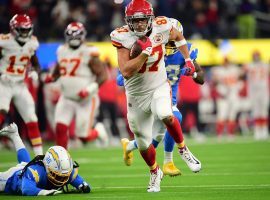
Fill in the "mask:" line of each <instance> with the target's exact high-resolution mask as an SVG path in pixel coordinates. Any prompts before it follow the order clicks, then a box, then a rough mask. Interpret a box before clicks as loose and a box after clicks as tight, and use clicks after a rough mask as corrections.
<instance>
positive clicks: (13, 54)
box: [0, 15, 43, 155]
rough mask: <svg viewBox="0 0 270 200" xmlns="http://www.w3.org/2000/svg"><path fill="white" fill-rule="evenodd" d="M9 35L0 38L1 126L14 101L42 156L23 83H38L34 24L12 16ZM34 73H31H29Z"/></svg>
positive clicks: (33, 117) (36, 153) (36, 148)
mask: <svg viewBox="0 0 270 200" xmlns="http://www.w3.org/2000/svg"><path fill="white" fill-rule="evenodd" d="M9 26H10V33H9V34H1V35H0V91H1V93H0V99H1V101H0V126H2V125H3V123H4V121H5V116H6V114H7V112H8V111H9V104H10V102H11V101H13V103H14V105H15V107H16V108H17V110H18V112H19V113H20V115H21V117H22V119H23V120H24V122H25V124H26V127H27V133H28V137H29V139H30V142H31V144H32V146H33V150H34V153H35V155H40V154H43V151H42V140H41V137H40V132H39V128H38V122H37V121H38V119H37V115H36V113H35V103H34V100H33V97H32V96H31V94H30V92H29V90H28V88H27V86H26V84H25V82H24V80H25V78H26V76H27V75H28V76H32V78H34V77H35V78H34V79H37V78H38V75H37V72H39V62H38V58H37V56H36V50H37V48H38V46H39V43H38V40H37V38H36V37H35V36H33V24H32V21H31V19H30V17H29V16H27V15H15V16H14V17H13V18H12V19H11V20H10V23H9ZM30 67H31V70H32V69H34V71H30Z"/></svg>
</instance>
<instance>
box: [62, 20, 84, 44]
mask: <svg viewBox="0 0 270 200" xmlns="http://www.w3.org/2000/svg"><path fill="white" fill-rule="evenodd" d="M85 37H86V29H85V27H84V25H83V24H82V23H80V22H72V23H70V24H69V25H68V26H67V28H66V30H65V39H66V42H67V43H68V44H69V46H70V47H73V48H78V47H79V46H80V45H81V44H82V43H83V41H84V40H85Z"/></svg>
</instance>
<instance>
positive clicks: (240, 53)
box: [0, 0, 270, 199]
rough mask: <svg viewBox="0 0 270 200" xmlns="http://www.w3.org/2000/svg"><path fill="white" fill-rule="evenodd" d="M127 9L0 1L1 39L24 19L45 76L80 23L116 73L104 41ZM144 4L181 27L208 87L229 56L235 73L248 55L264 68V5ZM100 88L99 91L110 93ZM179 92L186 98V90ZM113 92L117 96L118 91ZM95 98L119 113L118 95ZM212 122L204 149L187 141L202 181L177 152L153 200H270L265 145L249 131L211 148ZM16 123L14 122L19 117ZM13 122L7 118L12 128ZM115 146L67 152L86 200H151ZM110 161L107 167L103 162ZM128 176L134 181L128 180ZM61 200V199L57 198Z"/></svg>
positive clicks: (140, 176) (86, 0)
mask: <svg viewBox="0 0 270 200" xmlns="http://www.w3.org/2000/svg"><path fill="white" fill-rule="evenodd" d="M128 2H129V0H124V1H123V0H122V1H121V0H114V1H113V0H69V1H65V0H0V31H1V33H7V32H9V24H8V23H9V20H10V18H11V17H12V16H13V15H14V14H16V13H26V14H28V15H29V16H30V17H31V18H32V19H33V22H34V34H35V35H36V36H37V37H38V39H39V41H40V43H41V45H40V48H39V49H38V57H39V59H40V62H41V65H42V69H43V70H47V69H48V68H50V67H51V66H53V65H54V63H55V60H56V55H55V50H56V48H57V46H58V45H59V44H61V43H63V42H64V36H63V31H64V29H65V27H66V25H67V24H68V23H69V22H71V21H81V22H83V23H84V24H85V25H86V28H87V31H88V35H87V41H88V42H89V43H91V44H94V45H97V46H98V47H99V49H100V52H101V57H102V59H103V60H104V61H105V62H106V63H107V64H108V63H109V65H110V66H112V67H113V69H114V68H115V67H117V64H116V57H115V55H116V54H115V53H116V52H115V49H114V48H113V47H112V46H111V44H110V42H109V40H110V38H109V33H110V32H111V31H112V30H113V29H114V28H115V27H118V26H121V25H122V24H123V23H124V21H123V17H124V15H123V14H124V7H125V5H126V4H127V3H128ZM150 2H151V3H153V6H154V10H155V15H156V16H157V15H165V16H168V17H174V18H177V19H179V20H180V21H181V23H182V25H183V27H184V35H185V37H186V38H187V39H188V40H189V41H191V42H192V43H193V44H194V45H195V46H196V47H197V48H198V49H199V58H198V61H199V63H200V64H201V65H202V66H203V67H204V69H205V71H206V77H207V79H209V80H211V73H208V72H209V71H210V70H211V67H217V66H219V65H221V64H222V61H223V58H224V56H228V57H229V59H230V60H231V61H232V62H234V63H235V64H237V65H239V67H241V66H242V65H244V64H246V63H249V62H250V61H251V59H252V57H251V54H252V52H253V51H254V50H258V51H260V53H261V55H262V58H263V61H264V62H266V63H269V60H270V53H269V52H270V1H269V0H250V1H249V0H230V1H229V0H151V1H150ZM112 83H113V81H111V82H110V83H109V84H108V85H110V86H108V85H107V86H108V87H111V84H112ZM113 84H114V83H113ZM107 86H106V87H107ZM106 87H105V88H103V91H107V90H108V88H106ZM110 89H111V88H110ZM183 89H184V90H185V87H184V85H183ZM189 89H190V88H189ZM113 90H114V91H115V92H116V93H117V94H119V92H118V91H119V90H118V89H117V88H116V87H115V88H113ZM196 91H198V92H197V93H196V94H195V99H196V101H197V100H199V101H200V99H198V98H199V96H200V91H199V90H196ZM33 92H34V96H35V97H36V101H37V108H38V113H39V117H40V128H41V130H42V132H43V133H45V132H46V125H45V124H44V123H45V122H46V120H45V118H46V116H45V115H44V107H43V105H42V103H40V101H41V100H42V98H43V96H42V90H41V89H39V88H38V89H34V90H33ZM183 93H188V92H185V91H183ZM104 96H105V97H104ZM101 97H102V98H104V99H103V100H104V101H107V100H109V101H111V100H112V99H114V100H115V102H116V104H117V105H118V106H119V110H120V111H121V110H123V109H124V108H123V107H125V101H124V100H123V93H120V94H119V95H117V96H114V97H112V98H111V99H106V95H104V94H101ZM197 97H198V98H197ZM183 98H185V97H183ZM186 98H187V99H189V98H191V99H192V98H193V97H189V96H187V97H186ZM121 112H122V111H121ZM123 112H124V111H123ZM214 112H215V111H214ZM214 112H213V113H211V117H215V113H214ZM118 117H119V119H120V121H118V122H119V123H118V125H119V126H120V127H119V128H120V131H123V132H121V133H120V136H126V133H125V127H124V126H125V125H123V122H122V118H123V113H119V114H118ZM211 117H210V118H209V121H207V122H206V123H208V122H209V124H210V125H209V126H207V129H204V131H205V132H203V133H204V135H206V136H207V138H206V139H204V140H203V141H200V140H196V139H195V138H192V137H191V138H190V137H188V139H187V140H188V142H189V143H190V144H191V145H190V146H191V148H192V149H193V150H194V152H195V153H196V155H198V157H200V158H201V160H202V163H203V164H204V163H205V164H204V170H203V171H202V173H200V174H198V175H193V174H191V172H189V171H188V169H187V167H186V166H184V165H183V162H181V161H180V159H179V157H178V156H177V153H176V152H175V159H174V160H175V162H176V165H178V166H181V169H182V171H183V177H178V178H176V179H173V180H172V179H169V178H168V177H165V180H164V182H163V183H162V192H164V193H162V192H161V194H159V196H156V198H157V199H164V198H167V199H178V198H179V196H181V197H183V198H185V199H211V198H212V199H217V198H219V199H228V198H230V199H268V198H269V196H270V194H269V191H270V190H269V189H270V181H269V180H270V174H269V169H270V166H269V163H270V160H269V154H270V152H269V149H270V148H269V140H267V141H263V142H257V141H254V140H253V137H252V132H251V129H247V132H242V131H243V130H240V129H239V132H237V136H239V137H237V138H236V139H235V140H234V141H227V140H224V141H217V140H216V139H215V133H214V129H213V126H214V125H213V123H214V122H215V121H214V120H215V119H213V118H211ZM15 118H16V119H17V116H15ZM106 118H109V116H105V120H106ZM12 119H13V117H11V119H10V120H12ZM192 123H194V119H193V118H192V117H191V118H190V123H189V124H190V125H189V126H192ZM247 125H248V126H252V123H251V122H250V121H247ZM248 128H250V127H248ZM108 129H110V128H109V126H108ZM187 130H188V129H187ZM201 142H203V143H201ZM48 144H52V143H48ZM113 146H114V145H112V147H110V148H108V149H105V150H104V149H98V148H96V147H95V146H94V145H91V144H90V145H88V146H85V147H84V149H78V150H71V154H72V156H74V157H75V158H76V160H79V161H80V163H81V172H82V175H83V176H86V179H87V180H89V182H90V183H91V184H92V185H93V188H94V189H95V188H96V190H94V192H93V194H90V196H87V197H86V198H94V199H95V198H99V199H100V198H104V197H105V198H110V199H114V198H115V199H118V198H127V199H142V198H144V199H150V198H151V199H152V196H150V197H149V196H146V195H147V194H145V193H146V192H145V187H144V186H145V185H143V184H144V183H145V182H146V179H148V175H147V174H144V173H145V168H144V167H142V166H143V163H142V161H141V159H140V158H139V155H138V154H137V155H135V157H136V160H137V161H136V163H135V166H134V167H133V168H131V169H127V168H126V167H125V166H123V165H122V163H121V162H122V160H121V156H122V155H121V150H120V147H119V146H117V145H116V147H113ZM89 152H91V153H89ZM13 154H14V152H10V151H7V150H1V153H0V157H1V161H0V171H3V170H6V169H7V168H8V166H11V165H12V164H15V156H13ZM108 156H109V157H110V158H111V159H107V157H108ZM158 156H159V157H158V159H159V161H160V163H161V162H162V147H161V148H159V151H158ZM105 166H106V167H105ZM108 166H109V167H108ZM112 173H113V174H112ZM131 173H132V174H133V175H134V176H131V175H130V174H131ZM144 179H145V180H144ZM123 180H124V181H123ZM123 182H126V183H125V184H123ZM91 195H92V196H91ZM167 195H168V196H167ZM169 197H170V198H169ZM5 198H7V197H5ZM8 198H11V199H12V198H14V197H8ZM62 198H64V197H63V196H62V197H60V199H62ZM71 198H80V199H81V198H82V197H81V196H80V197H76V196H72V197H71Z"/></svg>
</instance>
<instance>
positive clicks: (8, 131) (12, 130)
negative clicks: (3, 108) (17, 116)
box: [0, 122, 19, 137]
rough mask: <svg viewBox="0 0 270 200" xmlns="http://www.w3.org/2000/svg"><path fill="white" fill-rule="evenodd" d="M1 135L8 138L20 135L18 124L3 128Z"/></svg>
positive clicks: (0, 131)
mask: <svg viewBox="0 0 270 200" xmlns="http://www.w3.org/2000/svg"><path fill="white" fill-rule="evenodd" d="M0 135H2V136H8V137H9V136H11V135H19V132H18V126H17V124H15V123H14V122H13V123H11V124H10V125H8V126H6V127H4V128H2V129H1V130H0Z"/></svg>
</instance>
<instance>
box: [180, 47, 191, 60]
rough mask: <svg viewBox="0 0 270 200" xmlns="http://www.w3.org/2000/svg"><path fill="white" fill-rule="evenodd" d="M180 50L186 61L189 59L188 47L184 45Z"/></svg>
mask: <svg viewBox="0 0 270 200" xmlns="http://www.w3.org/2000/svg"><path fill="white" fill-rule="evenodd" d="M178 50H179V51H180V52H181V54H182V55H183V57H184V59H187V58H189V51H188V46H187V45H186V44H185V45H182V46H179V47H178Z"/></svg>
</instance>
